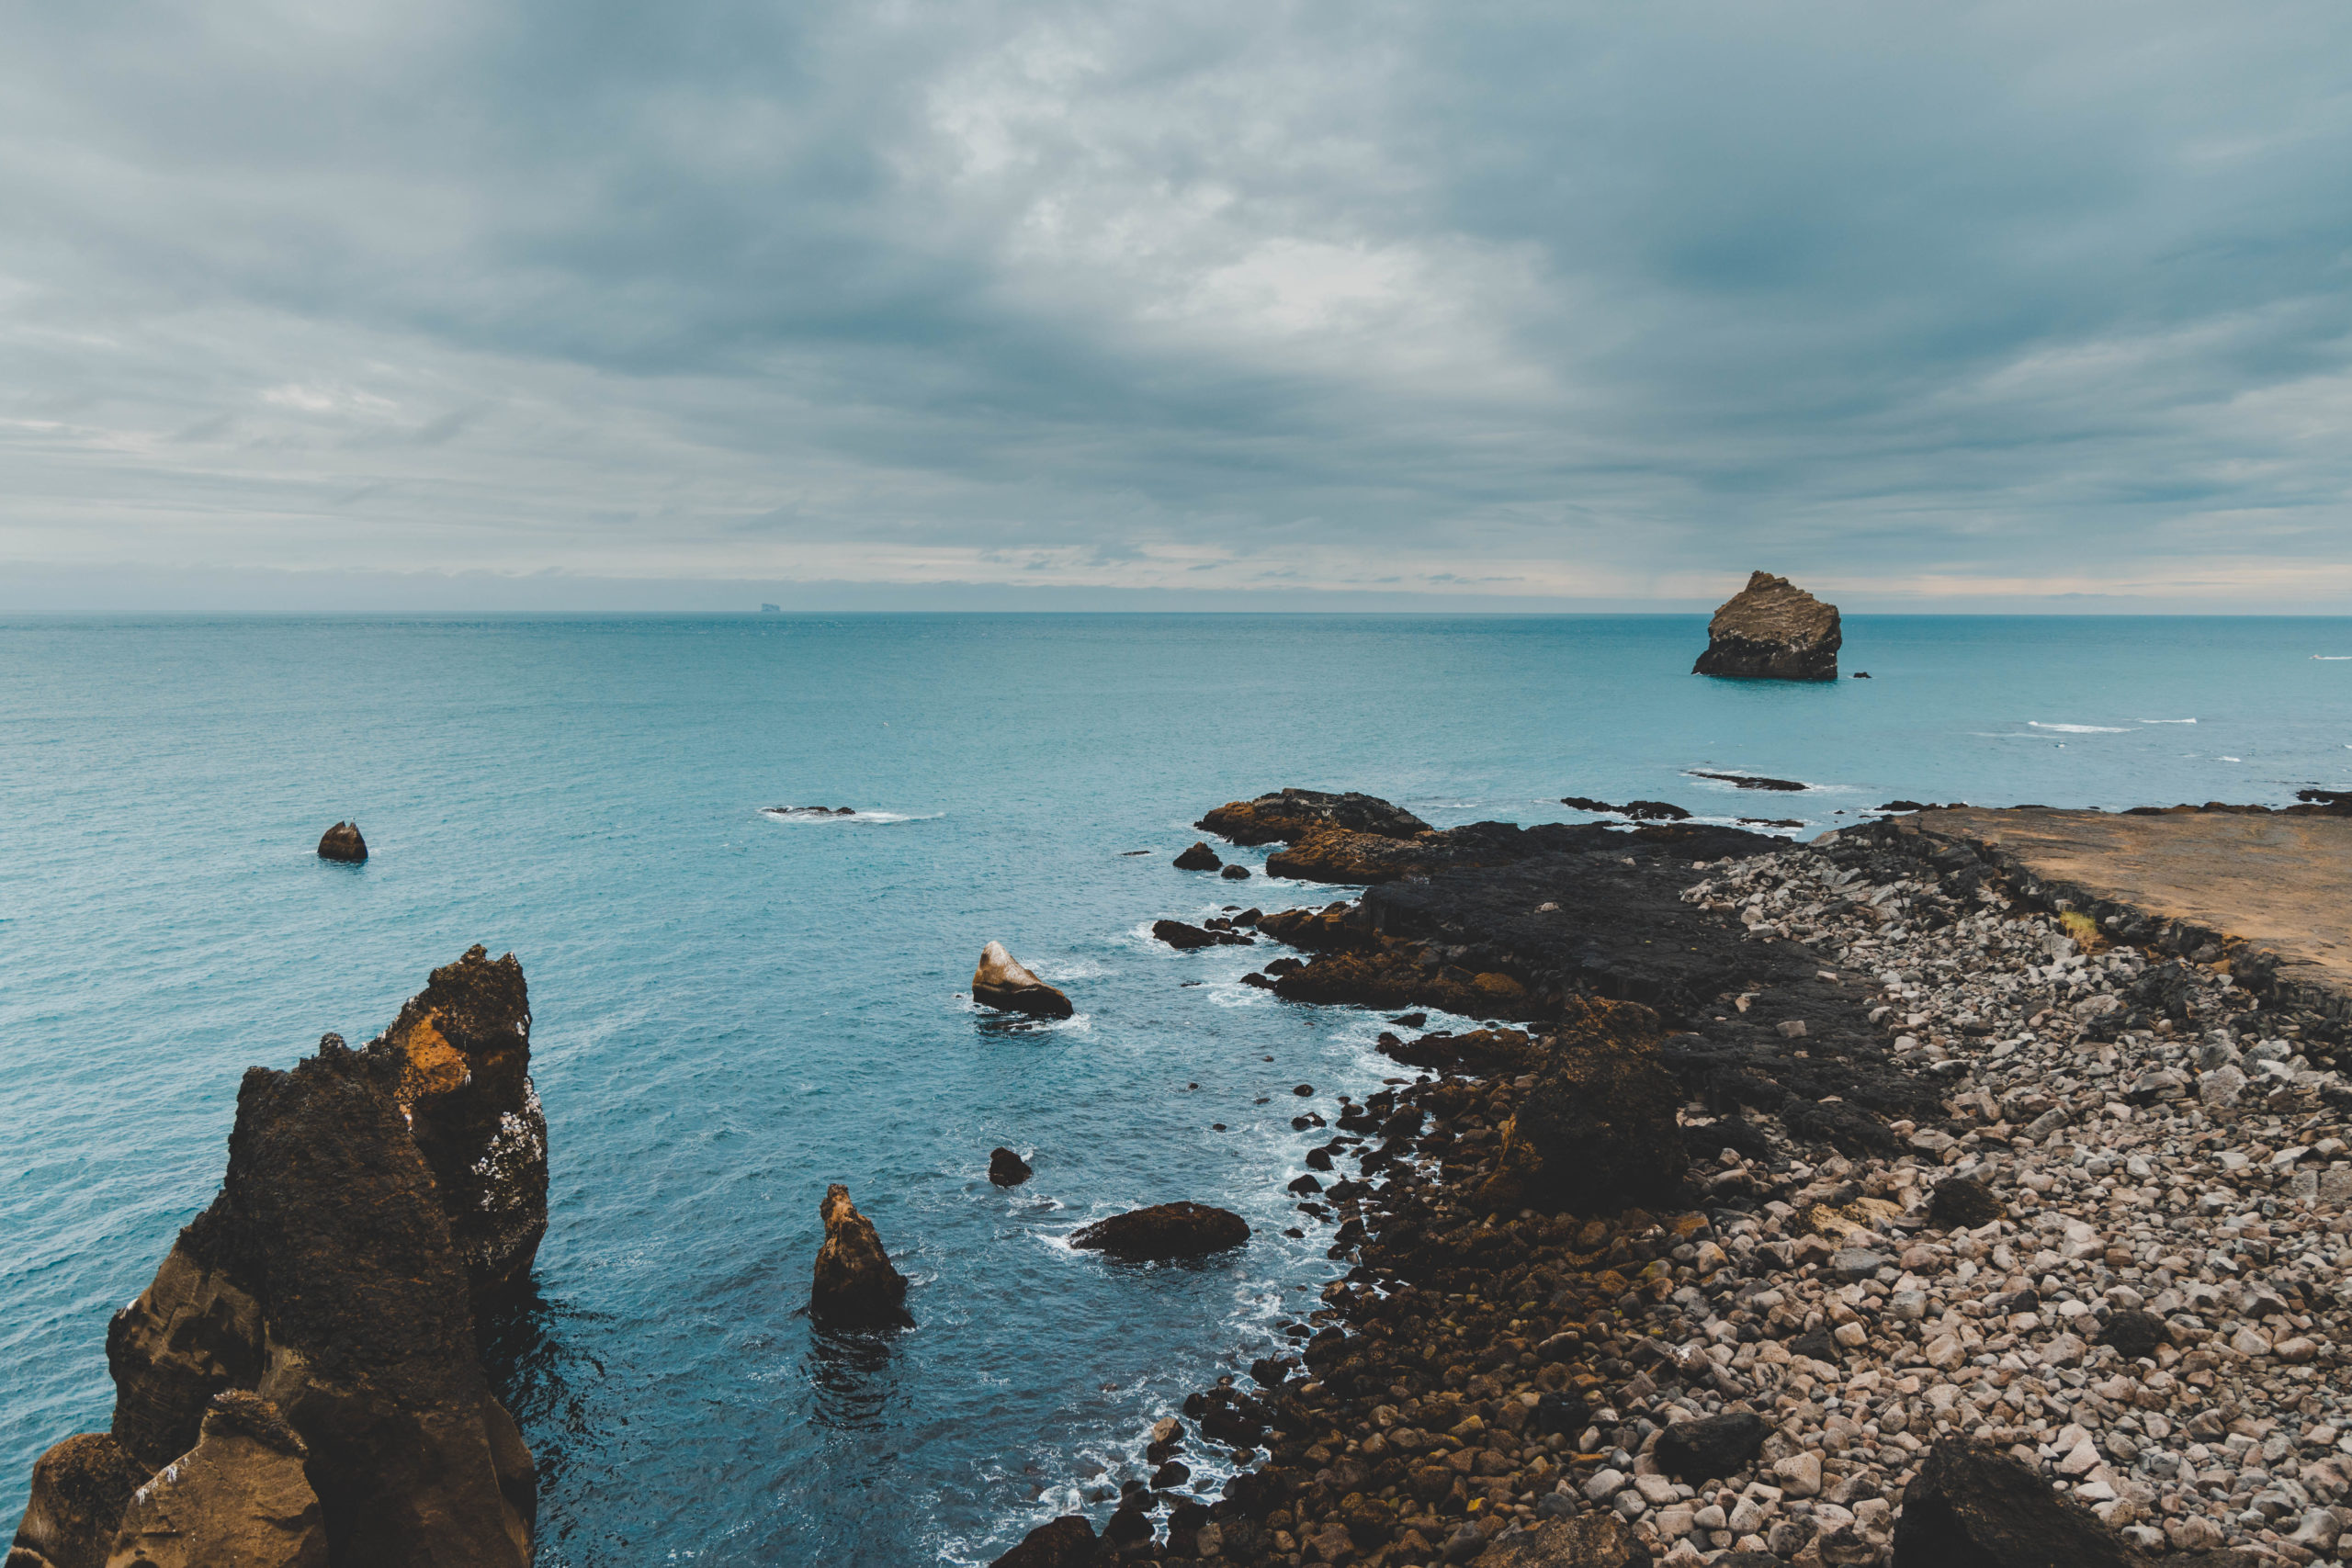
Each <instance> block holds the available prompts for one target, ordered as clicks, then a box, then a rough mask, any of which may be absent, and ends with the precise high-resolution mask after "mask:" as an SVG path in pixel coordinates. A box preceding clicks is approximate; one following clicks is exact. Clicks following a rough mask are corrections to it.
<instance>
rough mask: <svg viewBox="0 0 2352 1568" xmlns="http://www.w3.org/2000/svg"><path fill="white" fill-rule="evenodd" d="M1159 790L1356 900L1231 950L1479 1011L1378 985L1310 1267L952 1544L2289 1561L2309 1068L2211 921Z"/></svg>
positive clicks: (1639, 834) (1662, 840) (1289, 1560)
mask: <svg viewBox="0 0 2352 1568" xmlns="http://www.w3.org/2000/svg"><path fill="white" fill-rule="evenodd" d="M1286 802H1287V803H1288V804H1285V803H1286ZM1202 825H1203V827H1204V829H1209V830H1211V831H1216V832H1219V833H1222V834H1224V835H1226V836H1227V837H1228V838H1230V839H1232V840H1235V841H1240V842H1257V843H1265V842H1272V841H1275V840H1282V841H1283V842H1285V843H1287V844H1288V845H1289V846H1290V851H1289V854H1290V861H1291V863H1293V864H1295V865H1299V866H1301V867H1303V868H1306V869H1308V870H1310V871H1320V872H1322V873H1323V874H1325V875H1326V876H1328V878H1329V879H1330V880H1355V881H1359V882H1362V883H1364V884H1368V885H1369V886H1366V890H1365V891H1364V892H1363V894H1362V895H1361V897H1357V898H1354V899H1353V900H1351V901H1344V902H1341V903H1338V904H1333V905H1330V906H1328V907H1326V908H1319V909H1302V910H1292V911H1283V912H1279V913H1276V914H1273V915H1266V916H1260V917H1258V918H1256V919H1254V920H1251V921H1248V922H1247V923H1248V924H1252V925H1254V927H1255V930H1256V931H1257V932H1258V934H1259V935H1261V937H1266V938H1272V939H1273V940H1274V941H1277V942H1283V943H1286V944H1288V945H1289V946H1291V947H1292V948H1294V949H1295V950H1297V952H1298V953H1299V954H1300V956H1299V957H1296V958H1288V959H1281V960H1277V961H1275V962H1273V963H1270V964H1266V965H1265V968H1264V971H1263V973H1262V975H1261V976H1257V977H1254V978H1255V983H1260V984H1263V985H1266V986H1268V987H1271V988H1272V989H1274V990H1275V991H1276V992H1277V993H1278V994H1280V995H1282V996H1284V997H1286V998H1291V999H1294V1000H1297V1001H1302V1002H1318V1003H1355V1004H1365V1005H1372V1006H1376V1007H1380V1008H1382V1009H1384V1010H1401V1009H1408V1008H1428V1007H1437V1008H1443V1009H1445V1010H1449V1011H1453V1012H1457V1013H1462V1014H1465V1015H1467V1016H1469V1017H1472V1018H1474V1019H1485V1020H1489V1021H1490V1022H1489V1023H1488V1024H1487V1026H1486V1027H1483V1028H1480V1029H1478V1030H1476V1031H1474V1032H1468V1033H1464V1034H1458V1035H1453V1034H1444V1033H1437V1034H1426V1033H1425V1034H1419V1035H1414V1034H1413V1033H1411V1032H1410V1031H1409V1030H1408V1029H1407V1025H1408V1022H1419V1020H1418V1019H1415V1018H1413V1016H1412V1015H1411V1014H1410V1013H1403V1014H1401V1015H1400V1017H1399V1020H1398V1029H1399V1030H1400V1031H1402V1032H1397V1033H1392V1034H1390V1035H1386V1036H1384V1040H1383V1049H1384V1050H1385V1053H1386V1054H1387V1055H1390V1056H1392V1057H1393V1058H1395V1059H1396V1060H1397V1062H1398V1063H1399V1066H1400V1071H1402V1072H1406V1073H1409V1074H1412V1075H1413V1078H1412V1081H1410V1082H1404V1081H1401V1080H1399V1081H1397V1083H1396V1084H1395V1086H1394V1087H1392V1088H1388V1089H1384V1090H1383V1091H1382V1092H1380V1093H1378V1094H1374V1095H1372V1096H1370V1097H1368V1098H1367V1100H1365V1101H1364V1102H1363V1103H1361V1104H1357V1103H1352V1102H1346V1101H1343V1102H1342V1103H1341V1105H1340V1108H1339V1111H1338V1114H1337V1116H1336V1117H1335V1119H1334V1121H1335V1123H1336V1124H1335V1126H1334V1128H1333V1131H1334V1134H1335V1135H1334V1136H1333V1137H1332V1138H1331V1139H1330V1140H1329V1142H1327V1143H1326V1144H1324V1145H1321V1146H1319V1147H1318V1148H1317V1149H1316V1150H1315V1151H1313V1153H1311V1154H1310V1156H1309V1158H1308V1161H1307V1164H1308V1166H1309V1170H1308V1171H1307V1172H1306V1173H1305V1174H1304V1175H1303V1176H1302V1177H1301V1178H1300V1179H1298V1180H1296V1181H1295V1182H1294V1183H1293V1190H1295V1191H1296V1192H1297V1193H1298V1194H1299V1197H1300V1203H1299V1208H1300V1210H1301V1212H1302V1218H1303V1220H1306V1221H1309V1222H1313V1223H1316V1224H1323V1225H1328V1226H1329V1227H1330V1236H1331V1255H1332V1257H1333V1258H1334V1259H1335V1260H1339V1261H1342V1262H1345V1263H1346V1264H1348V1265H1349V1267H1348V1270H1347V1273H1346V1276H1345V1278H1344V1279H1343V1280H1338V1281H1335V1282H1334V1283H1333V1284H1331V1285H1330V1286H1329V1287H1328V1288H1327V1289H1326V1291H1325V1292H1324V1295H1323V1304H1322V1305H1321V1307H1320V1308H1319V1309H1318V1310H1317V1311H1315V1312H1313V1313H1312V1314H1308V1315H1307V1316H1306V1318H1305V1319H1304V1320H1303V1321H1298V1322H1292V1323H1285V1324H1283V1325H1279V1327H1278V1330H1277V1336H1276V1337H1275V1338H1274V1339H1273V1341H1272V1343H1269V1344H1267V1345H1265V1346H1264V1347H1263V1348H1262V1353H1261V1354H1260V1355H1259V1356H1257V1358H1256V1359H1254V1360H1253V1362H1252V1364H1251V1367H1250V1376H1249V1378H1247V1379H1231V1380H1226V1381H1225V1382H1221V1383H1220V1384H1219V1386H1217V1387H1216V1388H1214V1389H1208V1390H1204V1391H1202V1392H1201V1393H1199V1394H1197V1395H1195V1396H1194V1397H1193V1400H1192V1401H1190V1402H1188V1404H1186V1406H1185V1410H1184V1416H1183V1418H1182V1419H1177V1420H1171V1421H1167V1422H1163V1423H1161V1425H1160V1427H1159V1428H1156V1429H1155V1431H1154V1432H1153V1434H1152V1435H1151V1445H1150V1447H1149V1449H1148V1458H1149V1459H1150V1462H1151V1463H1152V1465H1154V1466H1155V1467H1157V1469H1156V1470H1155V1471H1154V1472H1153V1473H1152V1474H1150V1475H1149V1476H1148V1478H1147V1477H1144V1476H1135V1477H1130V1478H1128V1480H1127V1482H1126V1483H1125V1492H1124V1495H1123V1497H1122V1501H1121V1504H1120V1506H1119V1507H1118V1509H1117V1510H1116V1512H1114V1514H1113V1516H1112V1517H1111V1518H1110V1520H1109V1521H1108V1523H1107V1525H1106V1526H1105V1527H1104V1529H1103V1531H1102V1533H1101V1534H1100V1535H1099V1536H1098V1535H1097V1534H1096V1532H1095V1529H1094V1527H1093V1525H1092V1524H1091V1522H1090V1521H1088V1520H1085V1519H1083V1518H1081V1517H1070V1518H1066V1519H1062V1520H1057V1521H1056V1522H1055V1523H1054V1524H1053V1525H1051V1526H1048V1527H1046V1529H1041V1530H1039V1531H1037V1532H1035V1534H1033V1536H1032V1537H1031V1538H1030V1539H1029V1540H1027V1541H1024V1542H1023V1544H1022V1545H1021V1546H1019V1547H1016V1548H1015V1549H1014V1550H1013V1551H1012V1552H1010V1553H1008V1554H1006V1555H1005V1556H1004V1557H1003V1558H1001V1559H1000V1562H1001V1564H1006V1565H1010V1568H1037V1565H1040V1564H1074V1563H1081V1562H1086V1563H1091V1562H1195V1561H1197V1562H1234V1563H1282V1564H1293V1563H1306V1562H1334V1563H1339V1562H1345V1563H1362V1564H1364V1565H1365V1568H1406V1565H1418V1564H1430V1563H1437V1562H1480V1563H1486V1564H1488V1565H1490V1568H1503V1565H1507V1564H1533V1563H1577V1564H1595V1565H1603V1564H1606V1565H1611V1568H1613V1565H1615V1564H1619V1563H1626V1562H1639V1561H1643V1560H1663V1561H1668V1562H1731V1563H1736V1564H1738V1565H1739V1568H1769V1565H1770V1564H1778V1563H1794V1564H1798V1565H1800V1568H1815V1564H1826V1565H1829V1568H1864V1565H1867V1564H1877V1563H1883V1562H1893V1563H1894V1564H1897V1565H1898V1568H1911V1565H1914V1564H1930V1563H1933V1564H1945V1563H1951V1564H1959V1563H1962V1562H1966V1563H1973V1564H2006V1563H2011V1562H2015V1563H2019V1564H2022V1563H2025V1562H2118V1563H2122V1562H2147V1561H2158V1560H2165V1559H2177V1560H2179V1561H2183V1562H2187V1561H2190V1560H2191V1557H2190V1554H2198V1555H2196V1556H2195V1557H2194V1560H2195V1561H2198V1562H2221V1561H2222V1557H2221V1556H2220V1555H2218V1554H2220V1553H2225V1552H2226V1553H2228V1554H2229V1556H2230V1560H2231V1561H2233V1562H2235V1561H2241V1560H2243V1561H2245V1562H2249V1563H2251V1562H2256V1561H2259V1562H2290V1563H2304V1562H2333V1561H2336V1560H2337V1555H2338V1540H2339V1537H2340V1536H2342V1535H2343V1533H2344V1529H2345V1527H2346V1525H2347V1524H2352V1506H2347V1505H2352V1392H2348V1391H2346V1389H2345V1388H2344V1387H2343V1386H2342V1385H2343V1384H2344V1383H2345V1382H2346V1380H2345V1378H2344V1375H2343V1371H2342V1369H2343V1367H2344V1364H2345V1357H2346V1348H2347V1347H2352V1317H2348V1316H2347V1314H2346V1301H2345V1299H2344V1297H2343V1296H2342V1295H2340V1294H2339V1293H2338V1292H2339V1281H2340V1279H2341V1270H2342V1268H2343V1266H2344V1265H2345V1264H2346V1263H2352V1257H2347V1256H2346V1249H2347V1243H2346V1216H2347V1211H2348V1210H2352V1157H2347V1156H2352V1149H2347V1146H2346V1136H2345V1134H2344V1126H2345V1122H2346V1111H2347V1108H2352V1086H2347V1085H2346V1082H2345V1081H2344V1079H2343V1078H2342V1077H2339V1075H2338V1073H2337V1072H2336V1070H2335V1052H2336V1051H2337V1050H2338V1049H2339V1048H2340V1047H2341V1045H2342V1043H2343V1039H2342V1028H2341V1016H2342V1015H2341V1012H2340V1010H2336V1011H2331V1010H2329V1009H2328V1008H2326V1007H2323V1006H2315V1005H2314V1004H2313V998H2311V997H2310V996H2307V995H2304V994H2302V992H2301V991H2299V990H2296V989H2295V987H2288V986H2279V987H2270V986H2268V985H2267V984H2266V971H2265V969H2264V965H2263V964H2262V963H2261V961H2260V955H2258V954H2253V953H2245V952H2242V951H2241V952H2232V951H2229V950H2228V948H2227V945H2226V944H2224V943H2219V942H2209V941H2208V940H2207V939H2208V937H2209V936H2211V933H2205V932H2199V931H2193V930H2188V929H2184V928H2183V926H2182V925H2181V924H2180V923H2179V922H2177V921H2174V922H2162V921H2150V920H2145V919H2143V920H2140V921H2139V922H2138V923H2136V924H2135V923H2134V921H2133V919H2132V917H2131V913H2130V912H2129V911H2127V910H2121V909H2117V908H2103V909H2101V910H2099V911H2098V913H2097V914H2096V915H2095V916H2094V915H2092V914H2089V913H2086V912H2085V911H2083V910H2079V909H2075V908H2060V907H2054V906H2056V905H2060V904H2063V903H2064V902H2065V901H2064V899H2056V898H2053V897H2052V895H2051V892H2050V890H2049V889H2046V888H2043V887H2041V886H2037V885H2036V884H2035V883H2034V881H2033V879H2032V878H2031V876H2030V875H2029V874H2024V873H2023V872H2021V870H2020V869H2019V868H2018V866H2017V865H2015V864H2014V863H2004V860H2003V857H2002V856H2001V855H1999V854H1997V853H1995V852H1988V851H1986V850H1984V849H1981V848H1978V847H1975V846H1972V845H1971V844H1970V843H1968V842H1966V841H1964V840H1956V839H1953V838H1950V837H1939V836H1937V835H1935V834H1931V833H1928V832H1923V831H1921V830H1920V829H1919V828H1918V826H1917V822H1916V821H1906V820H1905V819H1895V820H1891V821H1887V822H1882V823H1877V824H1873V825H1871V826H1868V827H1863V828H1856V829H1847V830H1845V831H1843V832H1840V833H1838V834H1834V835H1829V836H1826V838H1824V839H1823V840H1817V841H1815V843H1813V844H1808V845H1791V844H1789V843H1788V842H1787V841H1786V840H1772V839H1764V838H1760V837H1758V836H1757V835H1752V834H1745V833H1738V832H1736V831H1732V830H1728V829H1712V828H1710V829H1692V828H1690V827H1688V826H1687V825H1678V824H1666V825H1660V826H1652V827H1645V828H1640V829H1634V830H1633V831H1631V832H1626V831H1622V830H1614V829H1598V828H1596V829H1557V828H1555V829H1508V831H1505V830H1503V825H1478V826H1476V827H1474V828H1470V829H1453V830H1452V831H1451V833H1443V834H1442V833H1437V832H1435V831H1434V830H1432V829H1429V828H1428V826H1427V825H1426V824H1423V823H1420V822H1419V821H1418V820H1417V819H1414V818H1409V816H1408V815H1407V814H1404V813H1401V812H1397V809H1396V808H1395V807H1388V806H1387V805H1386V803H1385V802H1379V801H1376V800H1372V799H1370V798H1369V797H1364V796H1316V795H1311V793H1310V792H1284V795H1280V796H1266V797H1261V800H1259V801H1257V802H1249V803H1236V804H1235V805H1233V806H1228V807H1222V808H1220V810H1219V811H1218V812H1216V813H1212V814H1211V815H1210V817H1209V818H1204V822H1203V824H1202ZM1250 835H1256V836H1254V837H1253V836H1250ZM1302 850H1305V851H1307V852H1306V853H1300V851H1302ZM1366 872H1371V873H1375V874H1371V875H1367V874H1364V873H1366ZM1348 873H1352V874H1353V875H1346V874H1348ZM1292 874H1294V875H1295V874H1299V873H1298V872H1296V871H1294V872H1293V873H1292ZM1237 923H1244V922H1243V921H1242V919H1240V918H1237ZM2209 948H2211V949H2213V951H2209V950H2208V949H2209ZM1661 1086H1663V1089H1661ZM1304 1109H1305V1108H1304V1107H1303V1108H1302V1110H1304ZM1299 1124H1302V1125H1309V1126H1312V1125H1318V1124H1320V1118H1319V1113H1318V1112H1313V1111H1309V1112H1307V1113H1306V1114H1305V1115H1303V1116H1302V1117H1301V1118H1300V1123H1299ZM1188 1451H1189V1452H1192V1453H1194V1454H1196V1455H1200V1454H1209V1453H1214V1454H1215V1455H1216V1457H1218V1458H1220V1459H1229V1460H1231V1461H1238V1462H1239V1463H1240V1464H1242V1465H1244V1466H1246V1467H1247V1468H1244V1469H1242V1470H1241V1471H1240V1472H1238V1473H1236V1474H1235V1475H1234V1476H1233V1478H1232V1479H1231V1480H1230V1481H1228V1482H1227V1483H1224V1484H1223V1486H1222V1488H1221V1490H1203V1489H1202V1488H1203V1486H1204V1484H1205V1483H1195V1484H1193V1485H1189V1486H1188V1485H1187V1484H1186V1483H1188V1482H1189V1481H1190V1479H1191V1472H1190V1469H1189V1467H1188V1466H1186V1465H1185V1464H1184V1462H1183V1458H1184V1455H1185V1454H1186V1453H1187V1452H1188ZM1758 1554H1760V1555H1758Z"/></svg>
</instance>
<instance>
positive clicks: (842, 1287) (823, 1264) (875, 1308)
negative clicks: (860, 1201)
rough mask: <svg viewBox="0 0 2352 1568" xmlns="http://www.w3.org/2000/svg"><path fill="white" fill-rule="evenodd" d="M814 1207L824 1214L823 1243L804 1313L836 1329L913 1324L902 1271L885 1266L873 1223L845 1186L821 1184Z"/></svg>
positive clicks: (886, 1256) (885, 1257)
mask: <svg viewBox="0 0 2352 1568" xmlns="http://www.w3.org/2000/svg"><path fill="white" fill-rule="evenodd" d="M817 1212H818V1213H820V1214H821V1215H823V1216H824V1220H825V1244H824V1246H822V1247H819V1248H818V1249H817V1278H816V1282H815V1284H814V1285H813V1286H811V1288H810V1290H809V1315H810V1316H811V1317H814V1318H816V1319H818V1320H819V1321H820V1322H823V1323H826V1324H828V1325H831V1326H834V1327H837V1328H912V1327H913V1326H914V1323H915V1320H914V1318H913V1317H912V1316H911V1315H910V1314H909V1313H908V1311H907V1309H906V1304H905V1303H906V1299H907V1280H906V1276H905V1275H903V1274H901V1273H899V1271H898V1270H897V1269H893V1268H892V1267H891V1266H890V1255H889V1254H888V1253H887V1252H885V1251H884V1250H883V1249H882V1237H881V1236H880V1235H879V1234H877V1233H876V1231H875V1229H874V1222H873V1221H872V1220H869V1219H867V1218H866V1217H865V1215H864V1214H861V1213H858V1212H857V1205H856V1204H854V1203H853V1202H851V1201H849V1189H848V1188H846V1187H844V1186H842V1184H841V1183H840V1182H838V1181H836V1182H834V1183H833V1184H832V1185H831V1186H830V1187H828V1188H826V1189H825V1201H824V1202H823V1203H821V1204H820V1205H819V1206H818V1210H817Z"/></svg>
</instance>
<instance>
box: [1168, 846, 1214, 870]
mask: <svg viewBox="0 0 2352 1568" xmlns="http://www.w3.org/2000/svg"><path fill="white" fill-rule="evenodd" d="M1223 864H1224V862H1223V861H1221V860H1219V859H1217V858H1216V851H1215V850H1213V849H1211V848H1209V847H1208V845H1206V844H1204V843H1202V842H1201V841H1200V840H1197V839H1196V840H1193V847H1192V848H1191V849H1189V850H1186V851H1185V852H1183V853H1182V854H1181V855H1178V856H1177V857H1176V869H1177V870H1178V871H1215V870H1216V868H1217V867H1219V866H1221V865H1223Z"/></svg>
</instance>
